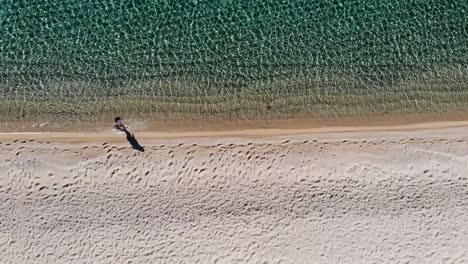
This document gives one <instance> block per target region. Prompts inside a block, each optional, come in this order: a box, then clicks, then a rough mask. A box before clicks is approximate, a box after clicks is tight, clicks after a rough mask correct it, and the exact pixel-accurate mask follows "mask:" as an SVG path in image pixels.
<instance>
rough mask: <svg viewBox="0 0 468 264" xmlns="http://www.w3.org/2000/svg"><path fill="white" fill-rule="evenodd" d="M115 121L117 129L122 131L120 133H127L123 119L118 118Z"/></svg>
mask: <svg viewBox="0 0 468 264" xmlns="http://www.w3.org/2000/svg"><path fill="white" fill-rule="evenodd" d="M114 121H115V124H114V128H115V129H117V130H120V131H124V132H126V131H127V128H126V127H125V125H124V124H123V121H122V118H120V117H119V116H118V117H116V118H114Z"/></svg>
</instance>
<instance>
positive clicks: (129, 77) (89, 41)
mask: <svg viewBox="0 0 468 264" xmlns="http://www.w3.org/2000/svg"><path fill="white" fill-rule="evenodd" d="M0 25H1V31H2V33H1V34H0V72H1V74H2V78H1V79H0V98H1V100H2V102H1V105H0V107H1V108H0V112H1V114H2V118H3V119H21V118H28V117H31V116H37V115H41V114H44V115H49V116H80V117H84V118H89V117H93V116H95V115H96V114H104V115H106V114H109V115H112V114H114V112H115V111H124V112H125V113H126V114H128V115H138V114H141V115H145V114H148V115H161V114H166V115H168V116H171V113H176V112H178V113H179V112H180V113H181V114H182V115H183V114H184V111H185V112H189V113H190V112H193V111H192V110H193V109H192V108H190V107H192V105H194V104H197V105H208V108H210V107H211V108H210V109H209V110H206V109H205V110H203V109H202V110H198V111H199V112H198V113H199V114H200V115H205V116H208V117H209V116H210V115H213V116H214V115H216V113H219V112H222V111H223V109H224V108H223V107H222V106H219V107H217V108H216V107H215V108H213V107H212V106H213V105H214V104H219V103H220V102H223V103H224V104H226V105H235V106H233V108H232V109H230V110H229V111H231V113H232V112H234V114H233V115H232V116H231V117H242V113H243V112H246V111H250V110H249V109H253V111H256V109H257V108H256V106H249V104H247V106H246V99H245V98H248V99H249V100H250V101H249V102H252V104H255V103H257V104H259V105H261V107H259V109H262V111H264V112H268V111H270V110H272V109H273V110H276V111H277V112H281V111H283V110H284V111H289V110H288V109H287V108H285V107H284V105H281V103H279V102H280V101H278V100H282V99H284V98H286V99H288V98H292V97H294V96H298V97H300V98H302V99H300V100H296V101H294V100H293V101H292V102H293V103H294V104H297V105H298V109H305V110H307V109H308V110H307V111H308V113H314V111H315V112H316V111H317V109H315V110H314V109H312V108H310V105H312V104H321V105H322V106H323V108H320V109H322V110H323V111H324V112H327V111H332V112H333V111H337V109H338V108H340V107H342V106H343V104H344V105H345V106H347V105H348V104H349V105H350V107H351V108H352V107H359V106H362V107H367V108H369V107H370V108H372V107H375V106H377V107H379V106H381V105H382V104H387V105H391V107H390V106H389V107H387V108H388V109H390V110H389V111H395V109H398V101H399V100H406V99H408V100H409V101H411V103H409V104H411V105H413V104H414V103H412V102H413V101H414V100H416V101H418V100H419V102H422V101H427V102H426V108H427V109H426V110H430V108H431V107H437V106H438V105H445V104H447V103H451V102H450V100H455V101H457V100H458V101H460V102H462V103H464V102H467V100H466V97H465V93H466V92H468V84H467V76H468V2H467V1H464V0H454V1H438V0H437V1H436V0H433V1H416V0H412V1H406V0H404V1H403V0H399V1H371V0H355V1H331V0H329V1H310V0H307V1H300V0H296V1H293V0H290V1H286V0H276V1H274V0H263V1H245V0H242V1H241V0H238V1H235V0H226V1H211V0H206V1H199V0H194V1H176V0H174V1H169V0H168V1H162V0H161V1H157V0H152V1H150V0H146V1H145V0H135V1H116V0H112V1H88V0H83V1H65V0H47V1H7V0H1V1H0ZM387 93H388V95H387ZM406 93H410V95H406ZM394 94H397V95H398V96H394ZM431 94H433V95H434V96H432V95H431ZM374 95H375V96H377V97H376V98H378V99H375V102H372V100H374V99H369V98H367V97H366V96H368V97H369V96H370V97H372V96H374ZM340 96H352V97H350V99H349V100H350V101H349V102H348V101H347V100H345V99H343V100H342V99H340V98H339V97H340ZM392 96H393V97H392ZM324 97H327V98H328V99H326V100H325V99H323V98H324ZM385 97H388V98H389V99H388V100H386V99H384V98H385ZM304 98H308V99H307V100H303V99H304ZM311 98H312V99H311ZM320 98H322V99H320ZM363 98H364V99H363ZM372 98H374V97H372ZM392 98H393V99H392ZM434 98H435V99H434ZM437 98H439V99H437ZM450 98H453V99H450ZM288 100H289V99H288ZM323 100H325V101H323ZM360 100H362V101H365V103H363V102H360ZM369 100H370V101H369ZM437 100H439V101H437ZM135 101H136V102H141V105H140V103H135ZM232 101H234V102H232ZM129 102H130V103H129ZM239 102H240V103H239ZM343 102H344V103H343ZM126 103H129V104H128V105H129V107H127V108H125V107H123V106H122V105H124V104H126ZM187 104H188V105H190V107H189V108H187V109H186V108H184V107H185V106H186V105H187ZM402 104H408V102H403V103H402ZM387 108H385V109H387ZM184 109H185V110H184ZM411 109H413V108H411ZM257 110H258V109H257ZM300 111H301V110H294V111H292V113H291V114H289V115H288V114H286V115H285V116H294V114H295V113H296V112H300ZM307 111H306V112H307ZM253 115H255V114H253ZM273 116H274V115H273Z"/></svg>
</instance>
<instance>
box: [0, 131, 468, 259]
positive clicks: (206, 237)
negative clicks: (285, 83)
mask: <svg viewBox="0 0 468 264" xmlns="http://www.w3.org/2000/svg"><path fill="white" fill-rule="evenodd" d="M465 125H467V124H466V123H456V124H454V123H451V124H444V125H442V124H439V125H437V124H430V125H425V126H422V125H418V126H416V127H400V128H394V129H393V130H394V131H389V128H373V129H363V128H360V129H359V130H368V131H354V130H356V129H354V130H353V129H351V128H347V129H343V128H341V129H336V128H335V129H319V130H295V131H285V130H281V131H278V130H268V131H250V132H245V131H243V132H242V131H237V132H236V131H235V132H232V131H231V132H217V133H211V134H210V133H208V132H204V133H189V132H187V133H186V134H183V133H181V134H176V135H170V134H164V133H150V132H145V133H141V134H138V133H137V135H136V136H137V138H138V140H139V141H140V143H141V144H142V145H143V146H145V148H146V151H145V152H138V151H135V150H133V149H131V148H130V147H129V146H128V143H127V142H126V140H125V138H124V137H123V136H122V135H112V136H110V135H109V133H101V134H99V133H96V134H76V133H75V134H72V133H58V134H32V133H27V134H11V133H10V134H8V133H6V134H0V141H1V144H0V262H1V263H466V262H468V250H467V249H468V186H467V184H468V178H467V177H468V170H467V169H468V128H467V127H465ZM446 126H452V128H443V127H446ZM405 128H406V129H405ZM408 129H412V130H411V131H402V130H408ZM338 130H348V131H352V132H345V133H339V132H337V131H338ZM370 130H375V131H370ZM333 131H334V132H333ZM323 132H327V133H323ZM190 136H191V137H190ZM193 136H195V137H193ZM171 137H172V138H171ZM104 139H106V141H105V142H104Z"/></svg>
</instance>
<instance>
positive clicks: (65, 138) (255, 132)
mask: <svg viewBox="0 0 468 264" xmlns="http://www.w3.org/2000/svg"><path fill="white" fill-rule="evenodd" d="M466 127H468V121H447V122H426V123H416V124H408V125H393V126H366V127H361V126H328V127H315V128H290V129H285V128H282V129H281V128H280V129H274V128H264V129H238V130H219V131H216V130H211V131H183V132H157V131H140V132H138V131H135V132H134V131H131V132H134V133H135V135H136V137H137V138H138V139H145V140H147V141H148V140H166V139H167V140H174V139H181V140H183V139H194V138H207V139H216V138H220V139H221V138H269V137H272V138H274V137H282V136H300V135H317V136H320V137H324V136H325V137H326V136H327V135H328V136H331V137H333V136H340V135H342V136H346V135H359V134H363V135H366V136H367V137H368V136H369V132H371V133H373V134H376V135H378V134H380V133H386V134H387V135H388V134H389V133H397V134H399V132H409V131H440V130H444V129H449V130H450V129H452V130H453V129H457V128H458V129H464V128H466ZM124 139H125V136H124V135H123V134H122V133H119V132H116V131H113V130H111V129H107V130H104V131H98V132H0V140H15V141H16V140H23V141H24V140H29V141H34V140H44V141H53V142H60V143H86V142H121V141H122V140H124Z"/></svg>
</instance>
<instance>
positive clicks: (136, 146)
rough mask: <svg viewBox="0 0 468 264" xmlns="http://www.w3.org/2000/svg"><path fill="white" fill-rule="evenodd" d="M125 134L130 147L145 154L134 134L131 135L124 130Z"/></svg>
mask: <svg viewBox="0 0 468 264" xmlns="http://www.w3.org/2000/svg"><path fill="white" fill-rule="evenodd" d="M124 132H125V134H126V135H127V140H128V143H130V145H132V148H134V149H136V150H139V151H141V152H144V151H145V149H144V148H143V147H142V146H141V145H140V143H138V141H137V140H136V138H135V135H134V134H131V133H130V132H129V131H128V130H124Z"/></svg>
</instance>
